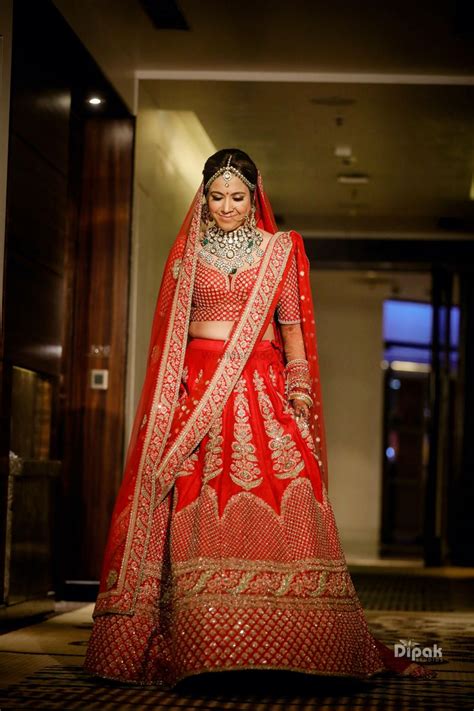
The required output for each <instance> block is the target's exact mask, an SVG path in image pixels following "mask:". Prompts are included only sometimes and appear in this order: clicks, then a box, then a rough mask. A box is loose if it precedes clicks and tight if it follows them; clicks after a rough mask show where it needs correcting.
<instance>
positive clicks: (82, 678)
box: [0, 576, 474, 711]
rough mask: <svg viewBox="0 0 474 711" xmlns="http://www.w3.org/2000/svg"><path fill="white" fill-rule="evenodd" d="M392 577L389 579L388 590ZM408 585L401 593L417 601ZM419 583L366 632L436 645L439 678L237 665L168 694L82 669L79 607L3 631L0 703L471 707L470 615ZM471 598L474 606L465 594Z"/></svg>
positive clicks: (85, 628) (87, 609)
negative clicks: (406, 607) (333, 674)
mask: <svg viewBox="0 0 474 711" xmlns="http://www.w3.org/2000/svg"><path fill="white" fill-rule="evenodd" d="M356 577H357V576H354V579H356ZM376 577H379V576H376ZM382 577H383V576H382ZM387 577H388V576H387ZM357 582H358V585H359V586H360V587H359V588H358V589H359V590H360V591H362V590H363V588H364V586H365V587H366V593H367V592H368V591H369V590H372V593H371V594H372V598H373V599H372V602H374V603H375V602H376V600H377V595H379V597H378V599H379V604H380V602H381V601H382V598H380V594H381V592H380V588H379V593H377V595H376V594H375V593H374V586H375V589H377V584H375V583H376V580H375V578H374V580H373V581H372V582H373V583H374V585H373V586H372V587H371V585H370V582H371V581H370V580H365V581H362V580H361V579H360V578H359V580H358V581H357ZM394 582H395V581H394V580H392V581H391V583H390V581H389V583H388V585H389V587H390V589H391V590H393V589H394V587H393V583H394ZM411 582H412V581H410V582H409V583H408V594H409V595H414V599H415V597H416V595H415V592H414V590H415V589H412V588H411ZM442 582H443V583H444V582H445V581H442ZM362 583H363V584H362ZM382 583H383V581H379V584H380V585H382ZM384 584H385V583H384ZM417 585H418V590H419V591H420V595H419V596H418V604H417V605H415V608H414V609H413V608H412V611H409V612H405V611H402V610H397V609H393V610H387V611H385V610H371V609H367V612H366V616H367V620H368V622H369V625H370V628H371V630H372V632H373V633H374V634H375V635H376V636H377V637H378V638H379V639H381V640H382V641H384V642H385V643H386V644H388V645H390V646H393V645H394V644H395V643H397V642H398V641H399V640H400V638H403V639H411V640H413V641H416V642H418V643H419V644H420V645H422V646H425V645H426V646H428V645H429V646H432V645H433V644H435V643H437V644H438V646H440V647H441V648H442V652H443V660H442V662H440V663H439V664H438V665H436V669H437V670H438V678H437V679H434V680H430V681H424V680H415V679H408V678H406V679H403V678H392V677H385V678H384V677H380V678H378V679H377V678H374V679H372V680H370V681H363V682H362V681H356V680H354V681H351V680H347V679H338V678H332V679H329V678H327V677H319V676H306V675H301V674H291V673H282V672H270V671H268V672H245V671H242V672H235V673H230V674H229V673H226V672H222V673H219V674H207V675H201V676H199V677H194V678H188V679H186V680H184V681H183V682H181V684H179V685H178V686H177V687H176V688H175V689H174V690H173V691H172V692H162V691H159V690H158V689H154V688H142V687H136V686H131V685H127V686H125V685H123V684H118V683H114V682H106V681H102V680H97V679H94V678H91V677H90V676H88V675H87V674H85V673H84V672H83V671H82V660H83V656H84V651H85V647H86V645H87V639H88V636H89V631H90V627H91V612H92V605H86V606H84V607H82V608H81V609H78V610H75V611H74V612H69V613H66V614H62V615H58V616H56V617H53V618H51V619H49V620H46V621H44V622H42V623H40V624H36V625H32V626H30V627H27V628H23V629H20V630H17V631H15V632H9V633H7V634H4V635H1V636H0V678H1V680H2V682H1V683H2V686H3V688H2V689H0V709H2V711H3V710H4V709H23V708H30V709H49V710H51V711H54V710H56V709H58V710H59V709H60V710H61V711H68V710H69V709H80V711H88V710H89V709H91V710H92V709H101V711H105V710H107V709H114V710H115V711H116V710H118V709H123V710H124V711H125V710H127V709H170V710H171V709H173V710H174V709H181V711H182V710H183V709H186V710H188V709H222V710H224V709H232V710H239V711H241V710H243V709H249V710H251V711H259V710H263V709H265V711H273V710H275V711H276V710H279V711H296V710H298V711H300V710H301V711H303V710H304V709H321V710H322V711H323V710H324V709H332V710H335V709H340V710H341V711H342V710H343V711H357V710H359V709H360V710H362V709H364V710H365V709H383V710H384V711H392V709H393V711H395V710H396V711H400V710H402V709H406V710H408V709H410V711H412V710H414V709H416V710H417V711H418V710H424V709H430V710H438V709H439V710H441V709H443V711H445V710H446V711H447V710H449V709H456V710H459V709H466V710H467V709H470V710H471V709H472V708H473V707H474V613H473V612H472V610H469V609H468V610H466V611H465V610H462V611H456V612H450V611H447V612H446V611H444V610H445V609H446V606H444V607H442V609H441V611H437V610H436V609H433V608H436V603H435V600H436V599H437V596H438V592H439V591H438V592H437V591H436V585H434V586H431V588H430V586H427V587H426V589H425V594H423V585H421V587H420V580H418V581H417ZM396 587H397V586H395V589H396ZM442 587H443V586H442V585H441V586H440V589H442ZM448 587H449V586H448ZM450 589H451V591H452V590H454V587H452V588H450ZM366 593H363V594H361V597H362V598H364V595H365V596H366ZM432 593H433V594H432ZM374 596H375V597H374ZM456 599H458V601H459V593H456V594H455V595H454V600H456ZM430 600H431V602H430ZM463 600H464V603H463V604H461V608H462V607H464V608H466V607H469V604H468V603H467V602H466V600H465V599H464V597H463V596H462V595H461V602H462V601H463ZM420 601H421V602H420ZM452 601H453V598H452V597H450V598H449V600H448V602H449V604H448V609H451V608H452V605H451V602H452ZM392 602H393V600H392ZM442 602H443V601H442ZM469 603H470V604H471V605H472V598H471V599H470V601H469ZM440 606H441V605H440ZM369 607H370V606H369ZM420 607H421V608H422V610H421V611H420V609H419V608H420ZM426 607H428V611H426ZM423 610H425V611H423ZM429 610H431V611H429ZM431 668H433V666H432V667H431Z"/></svg>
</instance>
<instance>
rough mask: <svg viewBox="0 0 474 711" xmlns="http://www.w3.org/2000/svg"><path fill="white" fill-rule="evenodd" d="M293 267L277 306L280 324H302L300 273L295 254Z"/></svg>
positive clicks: (288, 274)
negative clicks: (299, 287)
mask: <svg viewBox="0 0 474 711" xmlns="http://www.w3.org/2000/svg"><path fill="white" fill-rule="evenodd" d="M291 260H292V261H291V266H290V269H289V270H288V273H287V276H286V280H285V283H284V285H283V289H282V292H281V296H280V301H279V302H278V305H277V309H276V311H277V318H278V323H282V324H285V323H300V322H301V311H300V294H299V289H298V273H297V266H296V257H295V255H294V254H293V256H292V258H291Z"/></svg>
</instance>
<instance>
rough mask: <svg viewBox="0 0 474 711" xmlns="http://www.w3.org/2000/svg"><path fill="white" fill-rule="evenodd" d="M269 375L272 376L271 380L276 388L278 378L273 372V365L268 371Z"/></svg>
mask: <svg viewBox="0 0 474 711" xmlns="http://www.w3.org/2000/svg"><path fill="white" fill-rule="evenodd" d="M268 374H269V376H270V380H271V381H272V384H273V386H274V387H275V388H276V386H277V376H276V373H275V371H274V370H273V366H272V365H271V366H270V367H269V369H268Z"/></svg>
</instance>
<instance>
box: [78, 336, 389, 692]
mask: <svg viewBox="0 0 474 711" xmlns="http://www.w3.org/2000/svg"><path fill="white" fill-rule="evenodd" d="M224 346H225V342H224V341H218V340H211V339H201V338H195V339H191V340H190V342H189V344H188V347H187V351H186V358H185V363H184V373H183V387H182V392H181V398H180V405H179V406H180V407H186V399H187V398H188V397H191V398H192V397H193V387H194V385H195V384H196V383H197V382H198V381H199V380H200V379H201V378H204V379H205V380H209V379H210V378H211V377H212V373H213V372H214V370H215V367H216V360H217V358H218V357H219V355H220V353H222V350H223V348H224ZM170 495H171V496H172V505H171V509H170V513H169V515H168V518H167V523H166V525H163V526H162V527H161V528H160V530H156V531H152V533H151V535H152V539H153V540H155V541H158V543H157V546H156V550H157V551H162V552H161V553H160V554H159V555H158V554H157V560H156V561H155V562H154V568H153V570H154V576H155V579H154V588H153V590H154V593H153V594H154V598H153V603H152V604H151V606H150V604H148V608H147V607H143V608H142V609H139V610H137V611H136V613H135V614H134V615H133V616H127V615H116V614H111V615H110V614H109V615H103V616H100V617H97V618H96V621H95V624H94V629H93V633H92V637H91V641H90V644H89V647H88V651H87V658H86V668H87V669H88V670H89V671H91V672H93V673H94V674H99V675H101V676H104V677H109V678H117V679H122V680H126V681H133V682H138V683H143V684H156V685H159V686H163V687H171V686H173V685H174V684H175V683H176V682H177V681H179V680H180V679H182V678H184V677H186V676H189V675H193V674H198V673H200V672H209V671H219V670H237V669H282V670H294V671H300V672H307V673H312V674H322V675H343V676H355V677H368V676H371V675H373V674H374V673H376V672H379V671H384V670H386V667H385V665H384V663H383V659H382V656H381V654H380V651H379V646H378V644H377V642H376V640H374V638H373V637H372V635H371V633H370V631H369V629H368V627H367V623H366V619H365V615H364V612H363V609H362V607H361V604H360V601H359V599H358V597H357V594H356V591H355V589H354V586H353V583H352V580H351V577H350V575H349V572H348V570H347V565H346V561H345V558H344V554H343V552H342V550H341V546H340V543H339V536H338V531H337V528H336V523H335V521H334V516H333V511H332V508H331V505H330V502H329V500H328V498H327V493H326V490H325V487H324V485H323V484H322V482H321V477H320V469H319V462H318V457H317V453H316V451H315V449H314V446H313V444H312V441H311V438H310V435H309V432H308V431H307V429H306V428H305V427H304V426H303V425H302V424H299V423H298V421H297V420H296V418H295V416H294V414H293V409H292V406H291V405H290V404H289V403H288V401H287V400H286V397H285V392H284V360H283V356H282V353H281V351H280V349H279V348H278V347H277V344H276V343H275V342H273V341H269V340H265V341H261V342H260V343H259V344H258V345H257V346H256V348H255V349H254V352H253V354H252V356H251V357H250V358H249V360H248V362H247V364H246V365H245V368H244V370H243V372H242V375H241V377H240V379H239V380H238V382H237V385H236V387H235V389H234V391H233V392H232V393H231V395H230V397H229V399H228V400H227V402H226V405H225V407H224V410H223V413H222V417H221V418H220V419H219V420H218V421H217V422H216V423H215V424H214V425H213V426H212V428H211V429H210V431H209V432H208V434H207V435H206V436H205V437H204V439H203V440H202V441H201V443H200V445H199V446H198V447H197V448H196V449H195V451H194V452H192V453H191V455H190V456H189V457H188V458H187V459H186V460H185V462H184V463H183V465H182V466H181V467H180V470H179V471H178V472H177V479H176V483H175V486H174V488H173V490H172V492H171V494H170ZM158 544H159V545H158ZM148 600H150V597H148Z"/></svg>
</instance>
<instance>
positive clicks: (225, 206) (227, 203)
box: [224, 198, 232, 212]
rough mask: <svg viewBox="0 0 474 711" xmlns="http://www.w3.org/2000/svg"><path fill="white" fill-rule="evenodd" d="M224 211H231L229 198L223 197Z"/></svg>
mask: <svg viewBox="0 0 474 711" xmlns="http://www.w3.org/2000/svg"><path fill="white" fill-rule="evenodd" d="M224 212H232V205H231V202H230V198H224Z"/></svg>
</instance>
